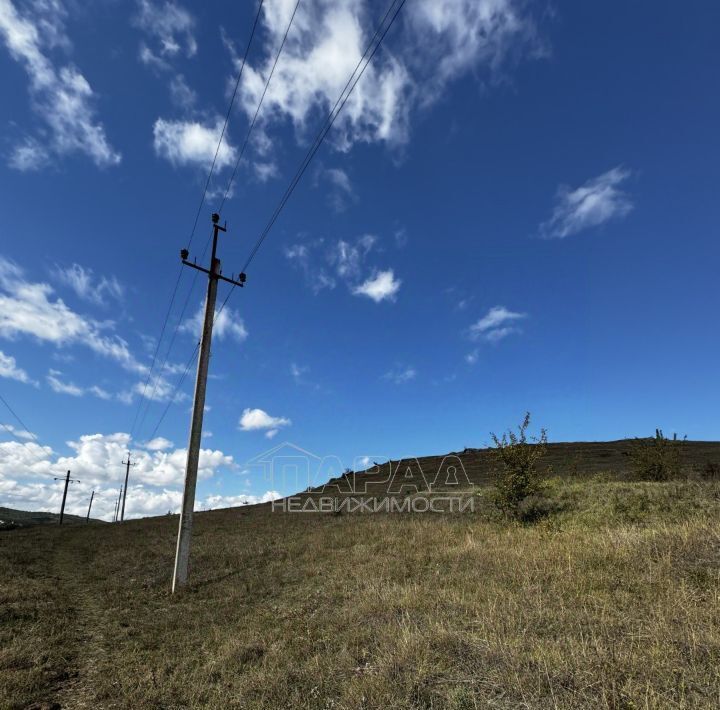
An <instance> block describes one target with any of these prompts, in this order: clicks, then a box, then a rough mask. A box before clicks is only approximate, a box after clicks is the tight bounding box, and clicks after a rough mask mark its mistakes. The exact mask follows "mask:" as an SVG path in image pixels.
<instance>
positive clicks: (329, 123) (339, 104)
mask: <svg viewBox="0 0 720 710" xmlns="http://www.w3.org/2000/svg"><path fill="white" fill-rule="evenodd" d="M397 2H398V0H393V1H392V3H391V5H390V7H389V8H388V11H387V12H386V13H385V16H384V17H383V20H382V22H381V24H380V26H379V28H378V30H376V32H375V35H373V39H372V40H370V43H369V44H368V47H367V48H366V50H365V52H364V53H363V56H362V57H361V58H360V61H359V62H358V64H357V66H356V67H355V70H354V71H353V73H352V74H351V75H350V80H349V81H348V83H347V84H346V85H345V88H344V89H343V91H342V92H341V94H340V97H339V98H338V100H337V101H336V102H335V106H333V108H332V110H331V111H330V113H329V114H328V118H326V119H325V122H324V124H323V126H322V127H321V129H320V131H319V133H318V135H317V137H316V139H315V141H314V143H313V145H312V147H311V148H310V150H309V151H308V153H307V154H306V156H305V158H304V159H303V161H302V163H301V164H300V167H299V168H298V170H297V172H296V173H295V176H294V177H293V179H292V180H291V181H290V185H289V186H288V188H287V189H286V190H285V193H284V195H283V196H282V198H281V200H280V203H279V204H278V206H277V207H276V208H275V211H274V212H273V214H272V216H271V217H270V220H269V221H268V223H267V225H266V226H265V228H264V229H263V231H262V232H261V233H260V237H259V238H258V240H257V242H256V243H255V246H254V247H253V248H252V250H251V251H250V255H249V256H248V258H247V261H246V262H245V265H244V266H243V268H242V271H243V272H245V271H247V268H248V266H250V263H251V262H252V260H253V259H254V258H255V254H256V253H257V251H258V249H260V246H261V245H262V243H263V241H264V240H265V238H266V237H267V235H268V234H269V232H270V230H271V229H272V227H273V225H274V224H275V221H276V220H277V218H278V217H279V216H280V213H281V212H282V210H283V208H284V207H285V205H286V204H287V201H288V200H289V199H290V196H291V195H292V193H293V192H294V190H295V188H296V187H297V185H298V183H299V182H300V179H301V178H302V176H303V175H304V174H305V171H306V170H307V168H308V166H309V165H310V162H311V161H312V159H313V158H314V157H315V154H316V153H317V152H318V150H319V149H320V146H321V145H322V142H323V141H324V140H325V137H326V136H327V134H328V133H329V131H330V129H331V128H332V127H333V124H334V123H335V121H336V119H337V117H338V116H339V115H340V112H341V111H342V110H343V107H344V106H345V104H346V103H347V101H348V99H349V98H350V96H351V94H352V92H353V90H354V89H355V87H356V86H357V83H358V82H359V81H360V79H361V78H362V76H363V74H364V73H365V70H366V69H367V68H368V66H369V64H370V62H371V61H372V59H373V57H374V56H375V53H376V52H377V50H378V49H379V48H380V45H381V44H382V42H383V40H384V39H385V36H386V35H387V33H388V32H389V30H390V28H391V27H392V26H393V24H394V22H395V20H396V19H397V16H398V14H399V13H400V10H402V8H403V6H404V5H405V2H406V0H400V3H399V5H397V9H396V10H395V13H394V14H393V16H392V18H391V19H390V22H389V23H388V24H387V26H386V27H385V29H384V30H382V33H381V34H380V35H379V38H378V39H377V42H376V43H375V46H374V47H373V48H372V51H371V52H370V54H369V56H368V57H367V60H366V61H365V65H364V66H363V67H362V69H361V70H360V72H359V74H358V75H357V77H356V78H355V79H354V81H353V77H354V76H355V74H356V72H357V71H358V69H359V67H360V65H361V64H362V62H363V59H365V55H366V54H367V52H368V50H369V49H370V47H371V46H372V44H373V42H374V41H375V38H376V37H378V32H379V30H380V28H382V26H383V24H384V22H385V20H386V19H387V17H388V15H389V14H390V12H391V11H392V9H393V7H395V5H396V4H397ZM351 82H352V83H351ZM348 85H350V88H349V90H348ZM346 90H347V93H345V92H346ZM343 94H344V97H343Z"/></svg>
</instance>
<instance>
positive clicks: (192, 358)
mask: <svg viewBox="0 0 720 710" xmlns="http://www.w3.org/2000/svg"><path fill="white" fill-rule="evenodd" d="M199 350H200V343H199V342H198V343H197V345H196V346H195V349H194V350H193V351H192V355H190V358H189V360H188V361H187V365H186V366H185V370H184V371H183V373H182V375H181V376H180V378H179V379H178V381H177V384H176V385H175V388H174V389H173V392H172V395H171V396H170V398H169V399H168V401H167V404H166V405H165V409H164V410H163V412H162V414H161V415H160V419H159V420H158V422H157V424H156V425H155V428H154V429H153V430H152V433H151V434H150V436H149V437H148V439H153V438H155V434H157V431H158V429H159V428H160V425H161V424H162V423H163V420H164V419H165V416H166V415H167V413H168V411H169V409H170V406H171V405H172V403H173V402H174V401H175V397H176V396H177V393H178V390H179V389H180V387H182V384H183V382H184V381H185V378H186V377H187V374H188V372H189V371H190V367H191V366H192V364H193V362H194V361H195V357H196V355H197V354H198V351H199Z"/></svg>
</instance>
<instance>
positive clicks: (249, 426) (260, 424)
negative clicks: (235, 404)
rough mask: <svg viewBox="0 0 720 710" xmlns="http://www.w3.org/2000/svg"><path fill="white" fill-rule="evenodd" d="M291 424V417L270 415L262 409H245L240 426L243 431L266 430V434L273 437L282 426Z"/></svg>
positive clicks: (270, 437)
mask: <svg viewBox="0 0 720 710" xmlns="http://www.w3.org/2000/svg"><path fill="white" fill-rule="evenodd" d="M291 424H292V422H291V421H290V419H287V418H286V417H273V416H270V415H269V414H268V413H267V412H266V411H264V410H262V409H244V410H243V413H242V416H241V417H240V422H239V425H238V426H239V428H240V430H241V431H265V436H266V437H267V438H268V439H272V438H273V437H274V436H275V435H276V434H277V433H278V430H279V429H280V428H281V427H285V426H290V425H291Z"/></svg>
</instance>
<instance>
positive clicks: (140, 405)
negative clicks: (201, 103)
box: [130, 0, 265, 438]
mask: <svg viewBox="0 0 720 710" xmlns="http://www.w3.org/2000/svg"><path fill="white" fill-rule="evenodd" d="M264 1H265V0H260V3H259V5H258V9H257V12H256V13H255V19H254V21H253V24H252V28H251V30H250V37H249V38H248V41H247V45H246V47H245V54H244V55H243V58H242V62H241V64H240V70H239V71H238V75H237V79H236V80H235V86H234V88H233V92H232V96H231V97H230V104H229V106H228V110H227V114H226V115H225V122H224V123H223V127H222V130H221V132H220V138H219V140H218V144H217V147H216V149H215V155H214V156H213V160H212V163H211V165H210V170H209V171H208V176H207V179H206V180H205V186H204V188H203V191H202V195H201V197H200V204H199V205H198V209H197V212H196V214H195V219H194V220H193V226H192V230H191V231H190V237H189V239H188V244H187V248H188V249H189V248H190V245H191V244H192V241H193V238H194V236H195V230H196V229H197V224H198V220H199V218H200V214H201V212H202V207H203V205H204V204H205V197H206V195H207V191H208V188H209V186H210V180H211V179H212V175H213V172H214V170H215V164H216V163H217V158H218V155H219V153H220V148H221V146H222V142H223V139H224V138H225V132H226V131H227V126H228V122H229V121H230V115H231V113H232V108H233V105H234V104H235V98H236V96H237V92H238V88H239V86H240V81H241V79H242V75H243V71H244V69H245V63H246V61H247V58H248V54H249V53H250V47H251V45H252V41H253V37H254V36H255V30H256V29H257V25H258V22H259V20H260V13H261V12H262V8H263V3H264ZM206 249H207V246H206ZM182 272H183V268H182V264H181V265H180V270H179V271H178V275H177V279H176V280H175V286H174V287H173V291H172V295H171V297H170V305H169V306H168V309H167V312H166V313H165V318H164V319H163V324H162V327H161V329H160V337H159V338H158V341H157V344H156V346H155V351H154V353H153V357H152V362H151V364H150V369H149V370H148V374H147V377H146V378H145V382H144V384H143V388H142V393H141V394H140V399H139V401H138V406H137V408H136V410H135V416H134V418H133V423H132V426H131V428H130V437H131V438H132V436H133V434H134V433H135V426H136V424H137V421H138V416H139V415H140V411H141V410H142V408H143V404H144V403H145V404H146V408H145V413H144V414H143V417H142V420H141V423H140V428H142V421H144V419H145V414H146V413H147V408H148V407H149V406H150V399H147V400H146V397H145V395H146V394H147V389H148V385H149V383H150V379H151V377H152V373H153V371H154V369H155V363H156V361H157V356H158V353H159V351H160V345H161V343H162V339H163V336H164V334H165V329H166V328H167V324H168V320H169V318H170V313H171V312H172V308H173V305H174V304H175V297H176V296H177V291H178V286H179V285H180V279H181V276H182ZM195 280H196V279H195V278H193V282H192V284H191V286H190V291H191V292H192V289H193V287H194V286H195ZM188 300H189V296H188V299H186V300H185V305H184V306H183V310H182V312H181V314H180V317H179V318H178V324H177V326H176V327H175V332H174V333H173V337H172V340H171V346H170V348H172V343H173V342H174V340H175V336H176V335H177V329H178V327H179V326H180V323H181V322H182V318H183V316H184V315H185V309H186V308H187V301H188ZM170 348H169V349H168V351H167V355H166V356H165V360H164V362H163V365H162V367H163V368H164V366H165V363H167V359H168V356H169V354H170ZM161 369H162V368H161ZM156 389H157V378H156V379H155V384H154V387H153V393H152V394H151V398H152V396H154V393H155V390H156Z"/></svg>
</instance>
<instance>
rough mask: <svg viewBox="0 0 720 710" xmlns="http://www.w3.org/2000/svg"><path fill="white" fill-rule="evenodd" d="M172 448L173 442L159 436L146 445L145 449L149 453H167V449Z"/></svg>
mask: <svg viewBox="0 0 720 710" xmlns="http://www.w3.org/2000/svg"><path fill="white" fill-rule="evenodd" d="M172 446H173V443H172V441H170V440H169V439H166V438H165V437H164V436H157V437H155V438H154V439H151V440H150V441H148V442H147V444H145V448H146V449H147V450H148V451H165V450H166V449H171V448H172Z"/></svg>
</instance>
